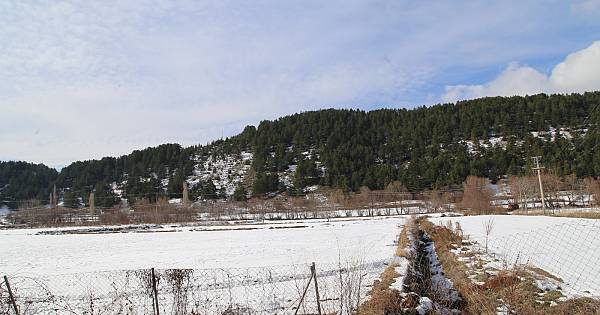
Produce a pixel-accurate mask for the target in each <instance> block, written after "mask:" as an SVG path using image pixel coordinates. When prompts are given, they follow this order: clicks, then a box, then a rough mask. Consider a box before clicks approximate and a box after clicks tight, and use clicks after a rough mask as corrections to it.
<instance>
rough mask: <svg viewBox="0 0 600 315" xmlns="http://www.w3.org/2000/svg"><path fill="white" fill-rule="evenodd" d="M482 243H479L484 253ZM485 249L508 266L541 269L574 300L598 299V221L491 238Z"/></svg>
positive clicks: (566, 223) (599, 243) (599, 241)
mask: <svg viewBox="0 0 600 315" xmlns="http://www.w3.org/2000/svg"><path fill="white" fill-rule="evenodd" d="M484 243H485V241H483V240H479V243H478V244H479V246H480V251H481V252H484V251H485V249H484V246H483V244H484ZM488 250H489V252H491V253H494V255H495V256H496V257H497V258H498V259H499V260H500V261H501V262H502V263H503V264H504V265H506V266H507V267H511V266H512V267H514V266H529V267H537V268H541V269H543V270H544V271H547V272H549V273H550V274H552V275H553V276H555V277H557V278H559V280H560V281H561V282H562V285H561V289H562V290H563V292H564V293H566V294H567V295H569V296H574V297H600V221H599V220H590V219H572V220H570V221H568V222H563V223H560V224H556V225H550V226H547V227H544V228H541V229H534V230H531V231H528V232H524V233H516V234H512V235H508V236H504V237H499V238H495V237H493V236H492V237H490V238H489V241H488Z"/></svg>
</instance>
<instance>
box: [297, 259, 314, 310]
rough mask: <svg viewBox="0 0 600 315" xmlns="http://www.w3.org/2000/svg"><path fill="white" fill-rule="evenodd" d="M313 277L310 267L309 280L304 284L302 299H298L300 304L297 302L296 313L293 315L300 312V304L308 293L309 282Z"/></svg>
mask: <svg viewBox="0 0 600 315" xmlns="http://www.w3.org/2000/svg"><path fill="white" fill-rule="evenodd" d="M313 277H314V274H313V273H312V267H311V272H310V278H308V283H307V284H306V288H304V292H303V293H302V297H300V302H298V307H296V311H295V312H294V315H296V314H298V311H299V310H300V306H301V305H302V302H304V297H305V296H306V292H307V291H308V288H309V287H310V282H311V281H312V279H313Z"/></svg>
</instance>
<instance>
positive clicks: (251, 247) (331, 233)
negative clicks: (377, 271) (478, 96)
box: [0, 217, 404, 275]
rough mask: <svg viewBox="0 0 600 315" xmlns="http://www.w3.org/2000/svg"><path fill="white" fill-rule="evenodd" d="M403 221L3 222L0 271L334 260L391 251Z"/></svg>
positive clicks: (237, 265)
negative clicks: (117, 225) (80, 230)
mask: <svg viewBox="0 0 600 315" xmlns="http://www.w3.org/2000/svg"><path fill="white" fill-rule="evenodd" d="M403 222H404V219H403V218H402V217H382V218H371V219H364V220H357V219H351V220H335V221H334V220H332V221H331V222H326V221H324V220H317V222H315V220H307V221H306V222H303V221H292V222H283V223H279V224H277V223H270V224H264V225H263V224H255V225H250V226H249V225H233V226H226V227H223V226H218V227H203V228H198V227H179V226H174V227H169V226H167V227H164V228H162V229H153V230H147V231H144V233H107V234H70V235H39V232H47V231H55V230H57V229H19V230H1V231H0V244H2V246H1V247H0V273H2V274H9V275H12V274H24V273H26V274H64V273H69V272H90V271H106V270H121V269H138V268H150V267H155V268H228V267H231V268H240V267H256V266H273V265H288V264H298V263H309V262H312V261H314V262H317V263H334V262H337V261H338V254H340V253H341V254H342V256H344V257H347V258H352V257H362V258H363V259H364V260H365V261H376V260H382V259H387V258H391V257H392V254H393V251H394V242H395V238H396V235H397V234H398V232H399V228H398V226H399V225H400V224H402V223H403ZM222 230H224V231H222Z"/></svg>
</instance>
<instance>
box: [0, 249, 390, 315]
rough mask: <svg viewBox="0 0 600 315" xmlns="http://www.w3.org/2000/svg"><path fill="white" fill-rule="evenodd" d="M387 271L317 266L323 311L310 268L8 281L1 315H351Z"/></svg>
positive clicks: (0, 290) (373, 266) (355, 265)
mask: <svg viewBox="0 0 600 315" xmlns="http://www.w3.org/2000/svg"><path fill="white" fill-rule="evenodd" d="M387 264H388V261H377V262H369V263H362V262H359V261H355V262H351V263H344V264H323V265H319V264H317V265H316V278H317V280H318V291H319V302H320V303H317V295H316V288H315V283H314V281H310V280H311V276H312V272H311V269H310V266H309V265H305V264H300V265H288V266H278V267H260V268H233V269H232V268H228V269H160V270H158V269H157V270H154V277H153V276H152V272H153V270H152V269H141V270H125V271H106V272H93V273H77V274H66V275H52V276H35V277H31V276H9V277H8V280H9V284H10V287H11V289H12V297H11V295H10V294H9V292H8V287H7V285H6V283H5V282H4V281H2V283H1V285H0V314H17V313H16V312H15V310H14V307H13V305H12V299H14V301H15V303H16V305H17V309H18V311H19V313H18V314H21V315H26V314H98V315H99V314H178V315H179V314H198V315H199V314H203V315H204V314H231V315H233V314H295V313H296V311H298V314H317V312H318V309H317V307H318V306H317V305H318V304H319V305H320V306H321V310H322V313H323V314H331V313H336V314H349V313H352V312H353V311H354V310H355V309H356V308H357V306H358V305H359V304H360V302H362V301H363V300H364V299H365V297H366V295H367V293H368V290H369V287H370V285H371V284H372V283H373V282H374V280H375V279H377V278H378V276H379V274H380V273H381V272H382V270H383V269H384V268H385V266H386V265H387ZM309 281H310V283H309ZM155 287H156V289H154V288H155ZM307 288H308V289H307ZM305 290H306V295H303V293H304V291H305ZM157 306H158V309H157Z"/></svg>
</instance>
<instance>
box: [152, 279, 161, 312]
mask: <svg viewBox="0 0 600 315" xmlns="http://www.w3.org/2000/svg"><path fill="white" fill-rule="evenodd" d="M152 291H154V292H153V293H154V311H155V313H156V315H160V311H159V309H158V290H157V289H156V275H155V274H154V268H152Z"/></svg>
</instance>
